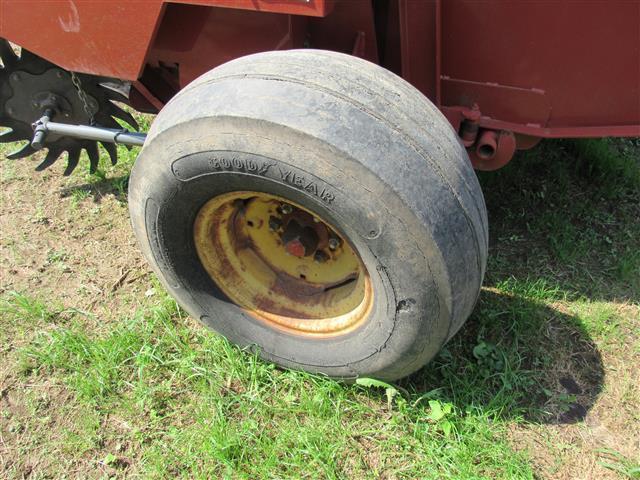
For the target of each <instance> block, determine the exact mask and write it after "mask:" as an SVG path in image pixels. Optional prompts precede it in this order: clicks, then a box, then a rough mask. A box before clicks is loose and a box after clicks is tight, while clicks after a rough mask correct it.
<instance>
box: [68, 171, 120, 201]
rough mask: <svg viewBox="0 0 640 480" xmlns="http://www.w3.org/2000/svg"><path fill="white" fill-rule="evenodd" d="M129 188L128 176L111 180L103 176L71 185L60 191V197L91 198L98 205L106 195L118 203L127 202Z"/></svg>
mask: <svg viewBox="0 0 640 480" xmlns="http://www.w3.org/2000/svg"><path fill="white" fill-rule="evenodd" d="M128 186H129V174H125V175H120V176H117V177H113V178H106V177H105V176H101V177H97V179H96V181H95V182H94V181H90V182H86V183H83V184H80V185H73V186H70V187H66V188H63V189H61V190H60V197H62V198H66V197H73V196H76V195H77V196H80V197H89V196H90V197H92V199H93V201H94V202H95V203H100V202H101V201H102V198H103V197H105V196H106V195H113V196H114V197H115V198H116V200H118V201H119V202H122V203H125V202H127V188H128Z"/></svg>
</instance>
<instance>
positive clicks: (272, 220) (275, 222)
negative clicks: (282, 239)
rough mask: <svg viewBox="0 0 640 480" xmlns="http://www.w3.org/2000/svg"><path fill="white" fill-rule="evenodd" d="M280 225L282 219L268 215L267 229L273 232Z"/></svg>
mask: <svg viewBox="0 0 640 480" xmlns="http://www.w3.org/2000/svg"><path fill="white" fill-rule="evenodd" d="M280 227H282V220H280V219H279V218H277V217H269V230H271V231H272V232H275V231H276V230H279V229H280Z"/></svg>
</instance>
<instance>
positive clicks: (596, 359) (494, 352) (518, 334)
mask: <svg viewBox="0 0 640 480" xmlns="http://www.w3.org/2000/svg"><path fill="white" fill-rule="evenodd" d="M603 382H604V368H603V364H602V358H601V356H600V353H599V352H598V349H597V347H596V345H595V344H594V342H593V341H592V340H591V338H590V336H589V335H588V333H587V332H586V331H585V329H584V328H583V327H582V326H581V324H580V321H579V320H578V319H577V318H575V317H573V316H570V315H567V314H564V313H561V312H560V311H558V310H555V309H553V308H551V307H548V306H546V305H544V304H543V303H542V302H537V301H532V300H530V299H526V298H524V297H521V296H517V295H506V294H502V293H498V292H496V291H492V290H486V289H485V290H484V291H483V292H482V294H481V297H480V301H479V303H478V306H477V307H476V309H475V311H474V314H473V316H472V317H471V318H470V319H469V320H468V321H467V323H466V324H465V326H464V327H463V328H462V330H461V331H460V332H459V333H458V334H457V335H456V336H455V337H454V338H453V339H452V340H451V341H450V342H449V343H448V344H447V346H446V347H445V348H444V350H443V351H442V352H441V353H440V354H439V356H438V357H437V358H436V359H435V360H434V361H432V362H431V363H430V364H428V365H427V366H426V367H425V368H424V369H422V370H421V371H419V372H417V373H416V374H414V375H412V376H410V377H408V378H407V379H405V380H403V381H402V382H401V383H400V385H401V386H402V387H404V388H405V389H407V390H408V391H409V392H410V393H411V394H412V396H413V397H420V396H424V395H426V396H427V398H434V399H437V400H440V401H444V402H448V403H452V404H453V405H455V406H456V407H458V409H459V410H460V411H463V412H464V411H470V410H475V409H480V410H483V411H486V412H489V413H492V414H495V415H497V416H498V417H500V418H503V419H508V418H525V419H527V420H528V421H532V422H539V423H574V422H577V421H580V420H583V419H584V418H585V416H586V415H587V413H588V411H589V409H590V408H591V406H592V405H593V404H594V403H595V401H596V399H597V397H598V395H599V394H600V392H601V391H602V388H603ZM435 386H438V387H437V388H436V387H435Z"/></svg>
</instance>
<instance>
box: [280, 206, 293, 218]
mask: <svg viewBox="0 0 640 480" xmlns="http://www.w3.org/2000/svg"><path fill="white" fill-rule="evenodd" d="M280 210H281V211H282V213H283V214H285V215H289V214H290V213H291V212H293V207H292V206H291V205H289V204H288V203H283V204H282V205H280Z"/></svg>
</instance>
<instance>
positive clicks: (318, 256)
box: [313, 250, 329, 263]
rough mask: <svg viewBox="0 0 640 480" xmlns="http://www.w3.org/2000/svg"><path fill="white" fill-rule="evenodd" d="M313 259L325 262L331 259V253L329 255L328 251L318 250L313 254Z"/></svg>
mask: <svg viewBox="0 0 640 480" xmlns="http://www.w3.org/2000/svg"><path fill="white" fill-rule="evenodd" d="M313 259H314V260H315V261H316V262H318V263H324V262H326V261H327V260H329V255H327V252H325V251H323V250H317V251H316V253H315V254H314V255H313Z"/></svg>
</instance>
